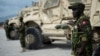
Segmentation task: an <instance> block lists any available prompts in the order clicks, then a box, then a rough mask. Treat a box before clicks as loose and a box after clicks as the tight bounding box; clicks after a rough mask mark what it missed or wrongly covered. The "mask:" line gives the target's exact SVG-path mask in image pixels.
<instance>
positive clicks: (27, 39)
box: [25, 34, 35, 44]
mask: <svg viewBox="0 0 100 56" xmlns="http://www.w3.org/2000/svg"><path fill="white" fill-rule="evenodd" d="M25 42H26V43H27V44H32V43H33V42H35V38H34V36H33V35H32V34H28V35H27V36H26V37H25Z"/></svg>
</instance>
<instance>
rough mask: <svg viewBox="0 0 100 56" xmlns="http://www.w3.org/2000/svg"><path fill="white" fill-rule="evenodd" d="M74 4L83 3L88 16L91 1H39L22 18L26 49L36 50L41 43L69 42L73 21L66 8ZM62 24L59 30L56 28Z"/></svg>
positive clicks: (69, 11)
mask: <svg viewBox="0 0 100 56" xmlns="http://www.w3.org/2000/svg"><path fill="white" fill-rule="evenodd" d="M74 2H83V3H84V4H85V5H86V8H85V12H84V13H85V14H86V15H87V16H89V15H90V9H91V5H92V0H39V3H38V6H36V7H34V9H33V11H32V12H29V13H27V14H25V15H24V16H23V22H24V25H25V33H26V34H25V43H26V48H28V49H36V48H39V47H40V46H41V45H42V43H44V44H51V42H52V41H55V40H70V38H71V35H72V30H73V26H72V25H71V24H69V23H70V22H71V21H75V20H74V19H73V16H72V11H71V10H69V9H68V6H70V5H71V4H73V3H74ZM62 24H63V25H64V26H62V27H60V29H57V28H56V27H57V26H59V25H62ZM66 25H67V26H68V27H67V26H66ZM61 28H62V29H61Z"/></svg>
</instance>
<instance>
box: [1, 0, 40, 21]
mask: <svg viewBox="0 0 100 56" xmlns="http://www.w3.org/2000/svg"><path fill="white" fill-rule="evenodd" d="M32 1H35V2H37V1H38V0H0V21H2V20H3V19H2V17H6V16H11V15H16V14H18V12H19V11H20V10H21V9H22V8H23V7H25V6H26V5H27V6H31V4H32Z"/></svg>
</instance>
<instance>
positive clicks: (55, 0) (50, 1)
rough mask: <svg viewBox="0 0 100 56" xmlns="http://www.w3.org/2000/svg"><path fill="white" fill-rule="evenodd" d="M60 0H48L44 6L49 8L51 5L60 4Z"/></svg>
mask: <svg viewBox="0 0 100 56" xmlns="http://www.w3.org/2000/svg"><path fill="white" fill-rule="evenodd" d="M59 2H60V0H47V1H46V3H45V4H44V8H45V9H48V8H51V7H55V6H58V5H59Z"/></svg>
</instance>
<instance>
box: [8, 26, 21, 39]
mask: <svg viewBox="0 0 100 56" xmlns="http://www.w3.org/2000/svg"><path fill="white" fill-rule="evenodd" d="M8 39H10V40H18V39H19V33H18V31H17V29H16V28H14V27H9V29H8Z"/></svg>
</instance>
